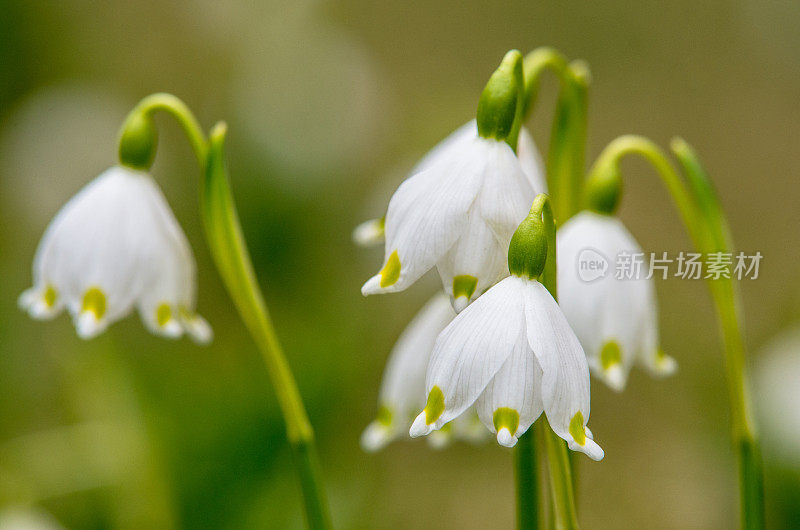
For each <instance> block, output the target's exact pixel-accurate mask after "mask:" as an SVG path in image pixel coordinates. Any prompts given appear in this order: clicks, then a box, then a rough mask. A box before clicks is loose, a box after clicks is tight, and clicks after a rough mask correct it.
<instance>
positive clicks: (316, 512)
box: [202, 123, 331, 529]
mask: <svg viewBox="0 0 800 530" xmlns="http://www.w3.org/2000/svg"><path fill="white" fill-rule="evenodd" d="M226 131H227V127H226V125H225V124H224V123H218V124H217V125H215V126H214V128H213V129H212V131H211V137H210V140H209V150H208V164H207V167H206V180H205V187H204V196H203V201H202V202H203V220H204V222H205V226H206V233H207V238H208V241H209V245H210V247H211V252H212V255H213V256H214V259H215V261H216V262H217V267H218V268H219V270H220V275H221V276H222V279H223V281H224V282H225V285H226V286H227V288H228V292H229V293H230V294H231V298H232V299H233V301H234V304H235V305H236V307H237V309H238V310H239V314H240V315H241V317H242V320H243V321H244V323H245V325H246V326H247V328H248V330H249V331H250V333H251V335H252V336H253V339H254V340H255V342H256V345H257V346H258V348H259V350H260V351H261V354H262V356H263V358H264V362H265V363H266V365H267V369H268V371H269V373H270V376H271V377H272V383H273V386H274V387H275V393H276V394H277V396H278V402H279V404H280V406H281V410H282V411H283V416H284V420H285V422H286V434H287V438H288V440H289V443H290V445H291V446H292V448H293V450H294V453H295V461H296V464H297V467H298V472H299V474H300V479H301V486H302V488H303V494H304V498H305V503H306V513H307V516H308V524H309V526H310V527H311V528H315V529H316V528H330V527H331V523H330V516H329V513H328V506H327V501H326V499H325V495H324V491H323V487H322V482H321V478H320V472H319V463H318V457H317V452H316V447H315V442H314V431H313V429H312V428H311V423H310V422H309V420H308V416H307V415H306V411H305V408H304V407H303V402H302V400H301V398H300V392H299V391H298V389H297V384H296V383H295V380H294V378H293V377H292V373H291V370H290V369H289V365H288V363H287V362H286V358H285V356H284V354H283V350H282V348H281V345H280V343H279V342H278V338H277V335H276V333H275V328H274V327H273V325H272V320H271V319H270V316H269V312H268V310H267V306H266V304H265V302H264V299H263V297H262V295H261V290H260V289H259V287H258V282H257V280H256V277H255V273H254V271H253V265H252V262H251V260H250V255H249V253H248V251H247V246H246V244H245V240H244V236H243V235H242V229H241V225H240V223H239V218H238V214H237V213H236V206H235V204H234V202H233V197H232V195H231V191H230V186H229V184H228V176H227V173H226V171H225V165H224V158H223V148H224V142H225V134H226Z"/></svg>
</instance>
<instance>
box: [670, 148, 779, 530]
mask: <svg viewBox="0 0 800 530" xmlns="http://www.w3.org/2000/svg"><path fill="white" fill-rule="evenodd" d="M670 147H671V149H672V152H673V153H674V154H675V156H676V157H677V158H678V160H679V161H680V163H681V166H682V167H683V171H684V173H685V174H686V180H687V182H688V184H689V188H690V189H691V190H692V193H693V196H694V198H695V200H696V202H697V204H698V209H699V213H700V214H701V215H703V222H704V223H705V225H706V227H707V231H708V238H707V241H706V243H707V245H708V247H707V249H706V250H705V252H706V253H709V252H723V253H732V251H733V248H734V247H733V241H732V238H731V235H730V230H729V228H728V222H727V219H726V218H725V213H724V211H723V210H722V206H721V205H720V202H719V197H718V196H717V193H716V191H715V190H714V187H713V185H712V184H711V179H710V178H709V177H708V174H707V173H706V171H705V169H704V168H703V166H702V165H701V164H700V159H699V158H698V157H697V154H696V153H695V152H694V150H693V149H692V148H691V147H690V146H689V144H687V143H686V142H685V141H684V140H683V139H681V138H676V139H674V140H673V141H672V143H671V145H670ZM708 284H709V288H710V290H711V296H712V298H713V300H714V305H715V306H716V309H717V316H718V319H719V323H720V329H721V331H722V338H723V341H724V345H725V355H726V369H727V379H728V388H729V393H730V397H729V399H730V403H731V411H732V436H733V443H734V447H735V448H736V452H737V455H738V458H739V482H740V502H741V524H742V528H746V529H748V530H750V529H760V528H764V478H763V477H764V474H763V468H762V462H761V451H760V448H759V443H758V433H757V430H756V425H755V422H754V415H753V411H752V403H751V401H750V389H749V386H748V376H747V353H746V349H745V344H744V334H743V332H742V314H741V307H742V304H741V300H740V298H739V289H738V285H737V284H736V283H735V282H734V281H733V279H732V278H725V277H723V276H720V277H719V278H717V279H709V280H708Z"/></svg>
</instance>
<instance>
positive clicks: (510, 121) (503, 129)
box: [478, 50, 524, 140]
mask: <svg viewBox="0 0 800 530" xmlns="http://www.w3.org/2000/svg"><path fill="white" fill-rule="evenodd" d="M523 92H524V85H523V77H522V54H521V53H520V52H519V51H517V50H511V51H510V52H508V53H507V54H506V55H505V57H503V61H502V62H501V63H500V66H499V67H498V68H497V70H495V72H494V73H493V74H492V77H490V78H489V82H488V83H486V87H485V88H484V89H483V92H482V93H481V99H480V101H479V102H478V134H480V135H481V136H482V137H483V138H496V139H498V140H505V139H506V137H508V136H509V135H510V134H511V133H512V132H513V130H514V125H515V123H514V122H515V121H516V120H517V119H518V116H520V117H521V114H522V94H523Z"/></svg>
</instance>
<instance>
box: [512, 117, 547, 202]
mask: <svg viewBox="0 0 800 530" xmlns="http://www.w3.org/2000/svg"><path fill="white" fill-rule="evenodd" d="M517 158H519V163H520V165H521V166H522V170H523V171H524V172H525V175H526V176H527V177H528V182H530V184H531V187H532V188H533V190H534V192H536V194H537V195H538V194H539V193H547V180H546V179H545V176H544V175H545V172H544V163H543V162H542V156H541V155H540V154H539V150H538V149H537V148H536V144H535V143H534V141H533V136H531V133H530V132H529V131H528V129H526V128H525V127H522V128H521V129H520V131H519V140H518V141H517Z"/></svg>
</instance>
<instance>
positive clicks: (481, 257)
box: [361, 122, 541, 311]
mask: <svg viewBox="0 0 800 530" xmlns="http://www.w3.org/2000/svg"><path fill="white" fill-rule="evenodd" d="M526 138H528V137H526ZM526 142H527V140H526ZM528 147H530V146H528ZM533 149H534V150H535V148H533ZM525 151H526V152H530V149H526V150H525ZM420 166H421V167H422V169H421V171H420V172H419V173H416V174H415V175H414V176H412V177H411V178H409V179H407V180H406V181H405V182H403V184H401V185H400V187H399V188H398V189H397V191H396V192H395V194H394V196H393V197H392V200H391V201H390V203H389V208H388V211H387V214H386V222H385V233H386V243H385V256H384V262H383V267H382V269H381V271H380V272H379V273H378V274H376V275H375V276H373V277H372V278H370V279H369V280H368V281H367V282H366V283H365V284H364V286H363V287H362V289H361V292H362V293H363V294H364V295H370V294H378V293H389V292H396V291H402V290H403V289H405V288H407V287H408V286H409V285H411V284H413V283H414V282H415V281H416V280H417V279H418V278H419V277H420V276H422V275H423V274H424V273H425V272H426V271H428V270H429V269H431V268H433V267H434V266H436V267H437V269H438V271H439V275H440V276H441V279H442V283H443V286H444V290H445V292H446V293H447V294H449V295H450V297H451V299H452V300H453V306H454V308H455V309H456V311H460V310H462V309H464V307H466V306H467V304H469V303H470V302H472V301H473V300H475V299H476V298H477V297H478V296H480V294H481V293H482V292H484V291H485V290H486V289H488V288H489V287H491V286H492V285H493V284H494V283H495V282H497V281H498V280H499V279H501V278H503V277H505V276H506V275H507V274H508V269H507V256H506V250H507V249H508V244H509V241H510V240H511V235H512V234H513V233H514V231H515V230H516V228H517V225H518V224H519V223H520V221H522V219H524V218H525V215H526V214H527V213H528V209H529V207H530V204H531V201H532V200H533V197H534V196H535V194H536V193H537V192H539V191H541V190H539V189H535V188H534V185H532V184H531V182H532V179H531V178H530V176H529V175H528V174H527V172H526V171H525V170H524V169H523V166H522V164H521V163H520V160H518V159H517V157H516V156H515V155H514V152H513V151H512V150H511V148H510V147H509V146H508V145H507V144H506V143H505V142H502V141H499V140H495V139H487V138H482V137H480V136H478V134H477V128H476V126H475V123H474V122H470V123H468V124H467V125H465V126H464V127H462V128H461V129H459V130H458V131H456V132H455V133H453V135H451V137H449V138H447V139H445V140H444V141H443V142H442V143H441V144H440V145H439V146H437V147H436V148H434V149H433V151H432V152H431V153H429V154H428V155H427V156H426V158H425V159H423V161H422V162H421V164H420Z"/></svg>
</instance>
